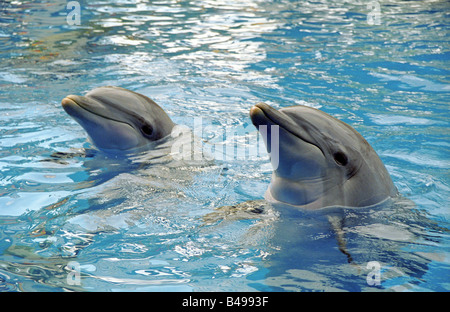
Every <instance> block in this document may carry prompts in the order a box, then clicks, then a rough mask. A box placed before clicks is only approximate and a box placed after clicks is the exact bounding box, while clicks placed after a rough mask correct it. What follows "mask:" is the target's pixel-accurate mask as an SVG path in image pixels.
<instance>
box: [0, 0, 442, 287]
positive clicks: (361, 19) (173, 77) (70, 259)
mask: <svg viewBox="0 0 450 312" xmlns="http://www.w3.org/2000/svg"><path fill="white" fill-rule="evenodd" d="M66 3H67V2H66V1H15V2H12V1H2V2H1V4H0V11H1V17H0V42H1V44H0V53H1V54H0V58H1V59H0V64H1V65H0V66H1V70H0V111H1V113H0V124H1V127H0V133H1V134H0V168H1V172H0V183H1V184H0V227H1V232H0V233H1V234H0V235H1V240H0V288H1V290H3V291H63V290H85V291H93V290H102V291H125V290H126V291H130V290H131V291H154V290H156V291H255V290H256V291H323V290H343V291H378V290H397V291H404V290H412V291H448V290H449V289H450V284H449V282H450V280H449V268H450V265H449V264H450V260H449V247H450V241H449V211H448V200H449V194H450V189H449V174H450V171H449V167H450V161H449V150H450V141H449V132H448V127H449V119H448V116H449V103H448V100H449V92H450V81H449V70H448V66H449V57H450V50H449V43H448V35H449V25H450V21H449V13H448V12H450V10H449V9H450V3H449V2H448V1H428V2H418V1H413V2H411V1H409V2H402V1H389V2H387V1H378V2H377V1H372V2H370V1H325V0H321V1H310V2H309V1H273V2H269V1H258V0H253V1H250V0H249V1H234V0H229V1H214V0H208V1H207V0H205V1H201V0H198V1H168V0H167V1H166V0H161V1H157V2H154V1H144V0H142V1H138V0H136V1H131V0H128V1H126V0H123V1H79V3H80V8H81V15H80V16H79V17H81V19H80V25H70V24H73V23H74V22H76V16H74V17H73V19H70V20H69V21H68V20H67V14H68V13H71V12H73V10H71V9H69V10H68V9H66ZM378 8H379V11H378ZM378 12H379V13H378ZM103 85H117V86H121V87H125V88H128V89H131V90H134V91H137V92H140V93H143V94H145V95H147V96H149V97H151V98H152V99H153V100H155V101H156V102H157V103H159V104H160V105H161V106H162V107H163V108H164V109H165V110H166V111H167V112H168V113H169V115H170V116H171V117H172V118H173V120H174V121H175V122H177V123H179V124H182V125H186V126H188V127H190V128H193V127H194V126H195V120H199V118H200V117H201V121H202V123H203V125H202V127H201V128H200V129H206V127H207V126H209V128H208V129H209V130H208V131H206V130H205V132H204V133H200V134H201V136H202V137H203V138H205V139H206V140H211V141H214V140H215V142H220V141H221V140H222V139H223V138H225V135H224V134H225V133H226V132H227V131H228V130H231V131H234V133H235V135H234V137H233V138H232V139H235V140H237V141H238V142H239V146H244V147H245V148H247V149H248V150H252V149H255V148H257V147H256V146H255V144H256V143H255V142H258V141H257V140H251V138H253V139H255V138H256V137H257V134H256V132H251V133H248V131H247V130H248V129H250V126H251V125H250V121H249V117H248V111H249V109H250V107H251V105H253V104H254V103H256V102H260V101H264V102H266V103H269V104H271V105H273V106H274V107H276V108H281V107H286V106H290V105H295V104H304V105H309V106H313V107H316V108H320V109H322V110H324V111H325V112H327V113H330V114H332V115H333V116H335V117H337V118H339V119H342V120H343V121H345V122H347V123H349V124H351V125H352V126H353V127H355V128H356V129H357V130H358V131H359V132H360V133H362V134H363V136H364V137H365V138H366V139H367V140H368V141H369V142H370V143H371V144H372V146H373V147H374V148H375V150H376V151H377V152H378V154H379V155H380V157H381V158H382V160H383V161H384V163H385V164H386V167H387V169H388V171H389V172H390V174H391V176H392V178H393V181H394V183H395V185H396V186H397V187H398V189H399V191H400V193H401V194H402V196H403V197H402V199H401V200H399V201H398V202H396V203H393V204H390V205H388V206H387V207H383V208H382V209H366V210H361V211H352V210H345V211H344V212H343V213H344V214H345V216H346V218H345V224H344V225H343V228H342V230H343V231H344V233H345V236H346V239H347V246H346V248H347V251H348V253H349V254H350V255H351V257H352V261H351V263H349V259H348V256H347V255H345V254H344V253H342V252H340V251H339V248H338V244H337V241H336V235H335V233H333V231H332V230H331V229H330V227H329V226H328V225H327V223H325V222H323V220H322V216H321V215H317V214H312V215H311V214H306V213H302V214H299V215H297V216H293V217H292V216H286V215H284V214H283V212H280V211H277V210H274V209H269V210H267V211H265V212H264V213H263V214H254V213H251V212H237V213H234V214H233V213H231V214H226V213H225V212H222V213H221V212H220V211H222V210H218V211H217V210H215V208H219V207H223V206H227V205H236V204H239V203H243V202H246V201H251V200H259V199H262V198H263V196H264V192H265V189H266V188H267V185H268V183H269V181H270V174H271V169H270V165H269V163H268V159H267V157H259V158H257V159H238V156H237V154H236V155H235V157H234V158H233V157H228V158H226V157H225V158H224V159H222V160H220V159H216V160H214V161H211V162H205V163H203V164H196V165H193V166H184V167H181V168H177V167H171V166H168V165H167V164H165V163H164V161H161V162H159V163H158V162H156V163H151V164H146V163H145V162H139V161H138V162H132V161H127V160H125V159H111V158H105V157H104V156H103V155H101V154H99V153H94V152H88V154H87V155H83V153H81V152H80V151H83V148H86V149H88V150H89V149H90V148H91V146H90V144H89V143H88V142H87V141H86V135H85V132H84V131H83V130H82V129H81V127H80V126H79V125H78V124H77V123H75V122H74V121H73V120H72V119H71V118H70V117H69V116H68V115H66V114H65V112H64V111H63V109H62V108H61V107H60V101H61V99H62V98H63V97H64V96H66V95H68V94H84V93H85V92H86V91H88V90H91V89H93V88H95V87H98V86H103ZM249 137H250V139H248V138H249ZM226 139H230V138H229V137H226ZM222 141H223V140H222ZM54 153H72V154H70V155H68V156H69V157H66V158H62V157H59V158H58V157H55V156H52V154H54ZM211 213H213V214H211ZM225 215H226V216H227V217H226V218H224V216H225Z"/></svg>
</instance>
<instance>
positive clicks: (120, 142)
mask: <svg viewBox="0 0 450 312" xmlns="http://www.w3.org/2000/svg"><path fill="white" fill-rule="evenodd" d="M61 105H62V107H63V108H64V110H65V111H66V112H67V113H68V114H69V115H70V116H71V117H72V118H74V119H75V120H76V121H77V122H78V123H79V124H80V125H81V126H82V127H83V128H84V130H86V132H87V133H88V135H89V137H90V138H91V140H92V143H94V145H95V146H96V147H97V148H99V149H100V150H103V151H113V152H124V151H126V152H129V151H135V150H140V149H142V148H146V147H148V146H149V143H151V142H155V141H158V140H160V139H162V138H164V137H166V136H168V135H170V134H171V131H172V129H173V127H174V126H175V124H174V123H173V122H172V120H171V119H170V117H169V116H168V115H167V114H166V113H165V112H164V110H163V109H162V108H161V107H160V106H159V105H158V104H156V103H155V102H153V101H152V100H151V99H149V98H148V97H146V96H145V95H142V94H139V93H136V92H133V91H130V90H127V89H123V88H119V87H100V88H96V89H94V90H92V91H90V92H88V93H87V94H86V95H85V96H78V95H68V96H67V97H65V98H64V99H63V100H62V101H61Z"/></svg>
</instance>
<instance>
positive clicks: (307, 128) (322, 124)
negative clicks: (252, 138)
mask: <svg viewBox="0 0 450 312" xmlns="http://www.w3.org/2000/svg"><path fill="white" fill-rule="evenodd" d="M250 118H251V120H252V123H253V125H254V126H255V127H256V128H257V129H258V130H260V129H261V128H263V127H262V126H266V127H265V129H266V130H264V133H265V132H266V134H267V135H263V139H264V142H265V145H266V148H267V150H268V152H269V154H270V156H271V157H270V158H271V162H272V167H273V173H272V178H271V182H270V185H269V187H268V189H267V191H266V195H265V197H266V200H267V201H268V202H270V203H274V204H282V205H287V206H289V207H295V208H302V209H307V210H318V209H322V208H327V207H355V208H356V207H368V206H373V205H377V204H379V203H382V202H384V201H385V200H387V199H389V198H392V197H394V196H396V195H397V194H398V191H397V188H396V187H395V186H394V184H393V182H392V180H391V178H390V176H389V173H388V172H387V170H386V168H385V166H384V165H383V163H382V161H381V160H380V158H379V157H378V155H377V153H376V152H375V151H374V149H373V148H372V147H371V146H370V145H369V143H367V141H366V140H365V139H364V138H363V137H362V136H361V135H360V134H359V133H358V132H357V131H356V130H355V129H353V128H352V127H351V126H349V125H348V124H346V123H344V122H342V121H340V120H338V119H336V118H334V117H332V116H330V115H328V114H326V113H325V112H323V111H320V110H317V109H315V108H311V107H307V106H301V105H299V106H291V107H286V108H282V109H280V110H276V109H274V108H272V107H271V106H269V105H267V104H265V103H258V104H256V105H254V106H253V107H252V108H251V109H250ZM260 133H262V131H260ZM272 149H273V150H272ZM275 149H278V150H277V151H275ZM275 155H276V156H277V157H274V156H275ZM274 158H278V159H274Z"/></svg>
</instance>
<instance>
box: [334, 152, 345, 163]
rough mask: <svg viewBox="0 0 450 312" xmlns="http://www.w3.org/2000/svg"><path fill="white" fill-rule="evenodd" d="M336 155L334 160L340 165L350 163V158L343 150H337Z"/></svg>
mask: <svg viewBox="0 0 450 312" xmlns="http://www.w3.org/2000/svg"><path fill="white" fill-rule="evenodd" d="M333 157H334V161H335V162H336V163H337V164H338V165H339V166H345V165H347V164H348V158H347V156H346V155H345V154H344V153H342V152H336V153H334V154H333Z"/></svg>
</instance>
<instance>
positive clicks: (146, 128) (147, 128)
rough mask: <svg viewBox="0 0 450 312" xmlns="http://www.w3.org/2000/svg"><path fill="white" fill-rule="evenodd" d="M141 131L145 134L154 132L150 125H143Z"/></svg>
mask: <svg viewBox="0 0 450 312" xmlns="http://www.w3.org/2000/svg"><path fill="white" fill-rule="evenodd" d="M141 131H142V133H143V134H145V135H148V136H150V135H152V134H153V128H152V127H150V126H149V125H143V126H142V127H141Z"/></svg>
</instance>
